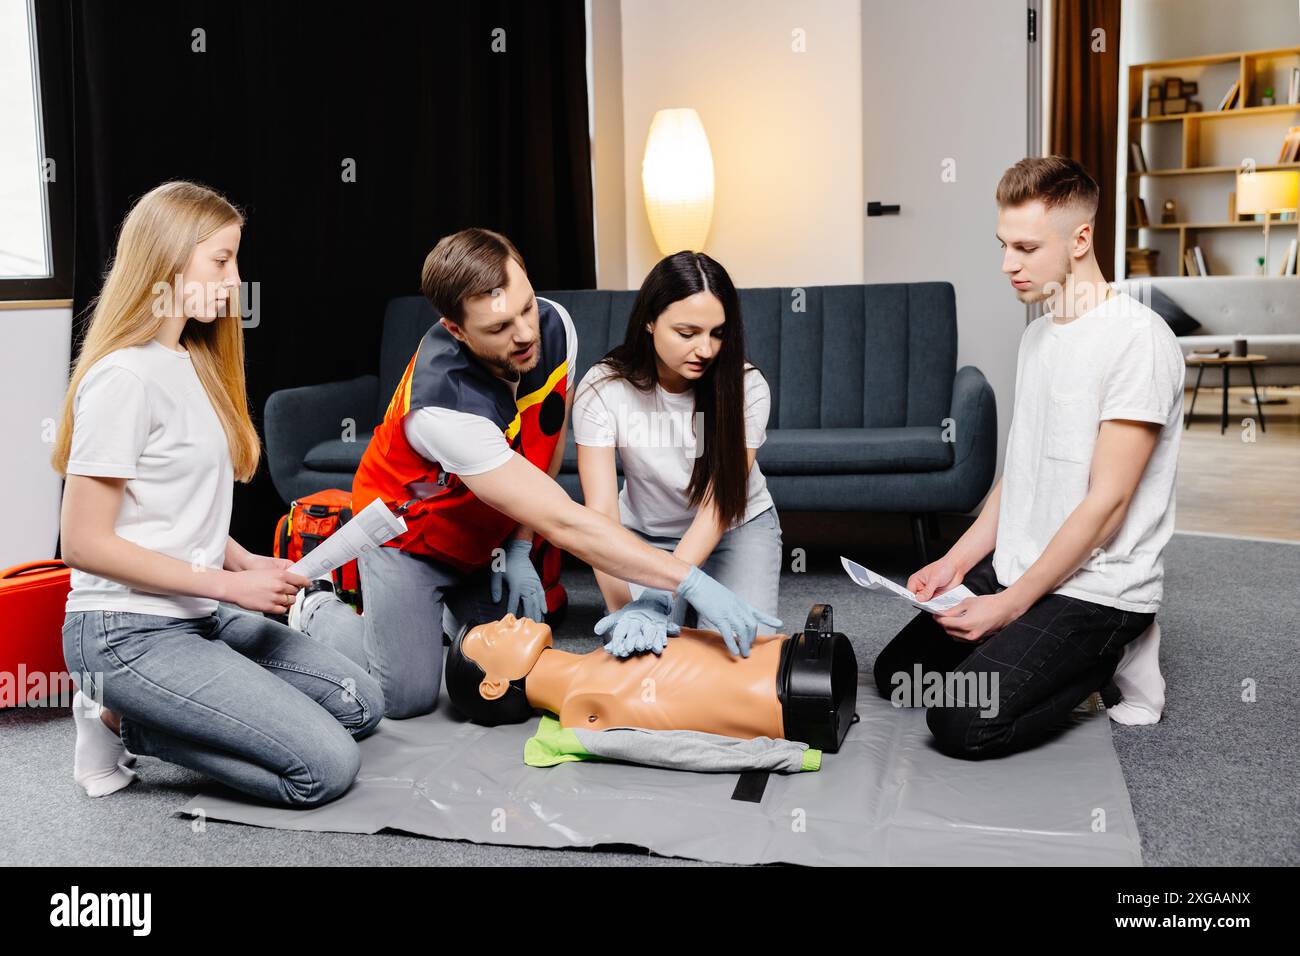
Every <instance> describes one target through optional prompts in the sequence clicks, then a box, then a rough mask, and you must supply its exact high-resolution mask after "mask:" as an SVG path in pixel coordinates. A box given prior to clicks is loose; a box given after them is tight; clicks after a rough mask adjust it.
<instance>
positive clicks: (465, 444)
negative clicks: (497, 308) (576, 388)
mask: <svg viewBox="0 0 1300 956" xmlns="http://www.w3.org/2000/svg"><path fill="white" fill-rule="evenodd" d="M537 301H538V302H547V303H550V305H552V306H553V307H554V308H555V311H556V312H558V313H559V314H560V318H561V319H562V320H563V322H564V334H565V338H566V346H567V352H568V354H567V356H566V358H567V361H568V364H569V382H570V387H572V382H573V370H574V369H575V368H576V367H577V363H578V333H577V330H576V329H575V328H574V327H573V319H571V318H570V317H569V312H568V310H567V309H565V308H564V306H562V305H560V303H558V302H551V300H550V299H543V298H540V297H539V298H538V300H537ZM503 381H505V380H504V379H503ZM507 384H508V385H509V386H510V391H511V392H512V393H513V392H514V391H515V390H516V389H517V388H518V387H519V383H518V382H517V381H516V382H507ZM402 433H403V434H404V435H405V436H406V440H407V441H408V442H410V444H411V447H412V448H413V449H415V451H416V452H418V453H419V454H420V455H422V456H423V457H425V458H427V459H428V460H429V461H435V462H437V463H438V464H439V465H440V466H441V467H442V470H443V471H446V472H450V473H451V474H453V475H460V476H464V475H481V474H483V473H484V472H488V471H491V470H492V469H494V468H500V467H501V466H502V465H504V464H505V463H506V462H508V461H509V460H510V458H511V457H512V456H513V455H514V449H512V448H511V447H510V443H509V442H507V441H506V436H505V433H504V432H503V431H501V429H500V428H498V427H497V426H496V425H495V424H494V423H493V422H491V421H489V420H488V419H486V418H484V417H483V416H482V415H472V414H470V413H469V412H458V411H456V410H454V409H450V408H433V407H429V406H426V407H425V408H418V409H416V410H415V411H413V412H411V413H409V414H408V415H407V416H406V420H405V421H404V422H402ZM411 491H412V493H413V494H415V495H416V496H417V497H428V496H429V495H431V494H434V493H436V491H437V489H436V488H429V489H420V488H412V489H411ZM422 491H423V492H425V493H424V494H421V492H422Z"/></svg>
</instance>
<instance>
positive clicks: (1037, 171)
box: [997, 156, 1101, 220]
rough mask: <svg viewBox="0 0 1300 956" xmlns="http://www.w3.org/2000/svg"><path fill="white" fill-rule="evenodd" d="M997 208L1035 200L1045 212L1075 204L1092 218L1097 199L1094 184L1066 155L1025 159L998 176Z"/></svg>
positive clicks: (1095, 211)
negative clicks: (1000, 177) (1000, 176)
mask: <svg viewBox="0 0 1300 956" xmlns="http://www.w3.org/2000/svg"><path fill="white" fill-rule="evenodd" d="M997 195H998V207H999V208H1001V207H1003V206H1019V205H1022V204H1024V203H1027V202H1032V201H1033V200H1035V199H1037V200H1039V201H1041V202H1042V204H1043V205H1044V206H1046V207H1047V208H1048V209H1057V208H1060V207H1062V206H1073V205H1078V206H1080V207H1082V208H1083V209H1084V210H1085V211H1087V213H1088V218H1089V219H1090V220H1091V219H1095V218H1096V216H1097V206H1098V204H1099V202H1100V200H1101V190H1100V189H1099V188H1097V181H1096V180H1095V179H1093V178H1092V177H1091V176H1089V175H1088V171H1087V170H1086V169H1084V168H1083V167H1082V166H1080V165H1079V164H1078V163H1077V162H1075V161H1074V160H1073V159H1070V157H1068V156H1026V157H1025V158H1024V159H1022V160H1021V161H1020V162H1018V163H1016V164H1015V165H1014V166H1012V167H1011V168H1009V169H1008V170H1007V171H1006V172H1005V173H1003V174H1002V179H1001V180H1000V181H999V182H998V193H997Z"/></svg>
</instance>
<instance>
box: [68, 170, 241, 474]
mask: <svg viewBox="0 0 1300 956" xmlns="http://www.w3.org/2000/svg"><path fill="white" fill-rule="evenodd" d="M232 223H233V224H236V225H239V226H242V225H243V224H244V217H243V215H242V214H241V213H240V211H239V210H238V209H236V208H235V207H234V206H232V205H231V204H230V202H229V201H228V200H227V199H226V198H225V197H224V196H222V195H221V194H219V193H217V192H215V191H214V190H211V189H209V188H208V187H206V186H200V185H198V184H196V183H189V182H170V183H163V184H162V185H161V186H157V187H155V188H154V189H151V190H150V191H149V192H147V193H145V195H143V196H141V197H140V200H139V201H138V202H137V203H136V204H135V205H134V206H133V207H132V208H131V211H130V212H129V213H127V216H126V219H125V221H124V222H123V223H122V231H121V234H120V235H119V236H118V240H117V252H116V254H115V255H114V256H113V263H112V265H111V266H110V268H109V271H108V277H107V278H106V279H105V280H104V287H103V288H102V289H101V290H100V293H99V297H98V298H97V299H96V301H95V304H94V306H95V312H94V315H93V316H92V317H91V320H90V327H89V329H88V330H87V332H86V338H85V341H84V342H83V343H82V346H81V354H80V355H79V356H78V357H77V361H76V364H75V366H74V367H73V370H72V378H71V381H70V382H69V383H68V392H67V395H66V396H65V397H64V399H63V415H62V417H61V418H60V420H59V429H58V437H57V439H56V440H55V443H54V454H53V455H52V456H51V457H50V462H51V464H53V465H54V470H55V471H57V472H58V473H59V474H61V475H62V474H66V472H67V468H68V453H69V450H70V448H71V445H72V412H73V402H74V400H75V398H76V395H77V386H78V385H80V384H81V380H82V379H83V378H85V376H86V372H87V371H88V370H89V369H90V367H91V366H92V365H94V364H95V363H96V362H98V361H99V360H100V359H101V358H103V357H104V356H105V355H108V354H110V353H112V352H115V351H117V350H118V349H125V348H130V347H131V346H134V345H143V344H145V343H147V342H148V341H149V340H150V339H152V338H153V337H154V336H155V335H157V334H158V330H159V328H161V327H162V324H163V320H164V318H165V316H164V315H162V314H161V312H158V313H157V314H156V311H155V309H154V308H153V306H152V301H153V298H154V296H155V288H156V286H157V284H158V283H162V284H163V285H165V286H171V285H172V283H173V281H174V279H175V277H176V276H177V275H179V274H180V273H182V272H183V271H184V269H185V266H186V264H187V263H188V262H189V259H190V255H191V254H192V253H193V251H194V247H195V246H196V245H198V244H199V243H200V242H202V241H203V240H205V239H207V238H208V237H210V236H211V235H212V234H213V233H214V232H216V231H217V230H218V229H222V228H224V227H226V226H228V225H231V224H232ZM241 318H242V314H241V309H240V307H239V297H238V295H236V294H233V293H232V295H231V297H230V300H229V306H228V308H227V314H226V315H225V316H222V317H219V318H217V319H214V320H213V321H212V322H198V321H189V322H186V323H185V327H184V328H183V330H182V331H181V344H182V345H183V346H184V347H185V348H186V349H188V350H189V353H190V360H191V362H192V363H193V365H194V371H195V372H197V373H198V376H199V381H200V382H202V383H203V388H204V390H205V391H206V392H207V394H208V400H209V401H211V402H212V407H213V409H214V410H215V411H216V413H217V418H218V419H220V421H221V427H222V428H223V429H224V430H225V433H226V440H227V442H228V443H229V445H230V460H231V465H232V466H233V468H234V473H235V477H236V478H237V479H238V480H239V481H249V480H250V479H251V478H252V477H253V474H254V472H256V471H257V463H258V459H259V458H260V456H261V445H260V443H259V441H258V438H257V430H256V429H255V428H254V427H253V422H252V419H251V418H250V417H249V414H248V396H247V393H246V392H245V390H244V330H243V328H242V326H241V325H240V320H241Z"/></svg>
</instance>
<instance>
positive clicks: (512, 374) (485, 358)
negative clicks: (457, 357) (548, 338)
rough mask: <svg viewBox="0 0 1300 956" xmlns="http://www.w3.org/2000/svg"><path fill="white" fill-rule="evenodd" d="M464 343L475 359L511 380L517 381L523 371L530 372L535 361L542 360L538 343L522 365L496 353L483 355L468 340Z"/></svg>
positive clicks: (535, 364) (534, 366) (535, 365)
mask: <svg viewBox="0 0 1300 956" xmlns="http://www.w3.org/2000/svg"><path fill="white" fill-rule="evenodd" d="M465 345H466V347H467V348H469V350H470V354H472V355H473V356H474V357H475V358H476V359H478V360H479V361H480V362H482V363H483V364H484V365H486V366H487V367H488V368H489V369H493V370H494V371H496V372H498V373H499V374H500V375H501V377H502V378H506V379H509V380H510V381H512V382H513V381H518V380H519V379H520V378H521V377H522V376H523V374H524V373H525V372H531V371H532V370H533V369H535V368H536V367H537V363H538V362H540V361H541V360H542V350H541V344H540V343H538V346H537V348H535V349H534V350H533V357H532V359H531V360H530V361H529V362H527V363H526V364H524V365H520V364H518V363H517V362H512V361H510V359H508V358H501V357H500V356H497V355H484V354H483V353H482V352H477V351H475V350H474V347H473V346H471V345H470V344H469V343H468V342H466V343H465Z"/></svg>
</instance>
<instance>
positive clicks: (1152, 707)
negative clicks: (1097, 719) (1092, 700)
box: [1106, 621, 1165, 724]
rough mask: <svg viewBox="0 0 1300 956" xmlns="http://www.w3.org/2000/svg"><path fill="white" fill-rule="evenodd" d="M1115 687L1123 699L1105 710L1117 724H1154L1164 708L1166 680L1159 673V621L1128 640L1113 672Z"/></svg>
mask: <svg viewBox="0 0 1300 956" xmlns="http://www.w3.org/2000/svg"><path fill="white" fill-rule="evenodd" d="M1114 680H1115V686H1116V687H1118V688H1119V692H1120V694H1121V696H1122V697H1123V700H1121V701H1120V702H1119V703H1118V704H1116V705H1115V706H1114V707H1108V708H1106V713H1108V714H1110V719H1111V720H1113V721H1115V722H1116V723H1119V724H1154V723H1155V722H1156V721H1158V720H1159V719H1160V715H1161V714H1162V713H1163V712H1164V709H1165V679H1164V677H1163V676H1162V675H1161V673H1160V622H1159V621H1152V622H1151V626H1150V627H1149V628H1147V629H1146V630H1145V631H1143V632H1142V633H1141V634H1139V635H1138V636H1137V638H1136V639H1135V640H1133V641H1130V642H1129V644H1128V646H1127V647H1125V648H1124V656H1123V657H1122V658H1120V662H1119V667H1118V668H1116V670H1115V678H1114Z"/></svg>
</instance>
